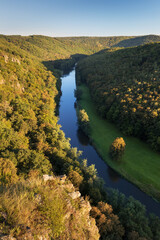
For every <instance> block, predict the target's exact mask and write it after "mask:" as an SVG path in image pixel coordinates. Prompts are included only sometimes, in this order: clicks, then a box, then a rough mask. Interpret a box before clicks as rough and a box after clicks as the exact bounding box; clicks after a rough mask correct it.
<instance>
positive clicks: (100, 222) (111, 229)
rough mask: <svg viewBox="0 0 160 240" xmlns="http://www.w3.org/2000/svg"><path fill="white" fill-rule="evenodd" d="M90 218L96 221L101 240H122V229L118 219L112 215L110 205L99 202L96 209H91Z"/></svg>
mask: <svg viewBox="0 0 160 240" xmlns="http://www.w3.org/2000/svg"><path fill="white" fill-rule="evenodd" d="M91 216H92V217H94V218H95V220H96V224H97V226H98V228H99V232H100V235H101V239H110V240H112V239H113V240H114V239H117V240H120V239H122V236H123V235H124V228H123V226H122V225H121V223H120V221H119V217H118V216H117V215H115V214H114V213H113V209H112V206H111V205H109V204H108V203H104V202H99V203H98V205H97V207H92V210H91Z"/></svg>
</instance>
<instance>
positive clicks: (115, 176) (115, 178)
mask: <svg viewBox="0 0 160 240" xmlns="http://www.w3.org/2000/svg"><path fill="white" fill-rule="evenodd" d="M107 172H108V175H109V177H110V179H111V180H112V181H113V182H118V180H119V179H120V176H119V174H118V173H117V172H115V171H114V170H113V169H112V168H110V167H109V166H108V168H107Z"/></svg>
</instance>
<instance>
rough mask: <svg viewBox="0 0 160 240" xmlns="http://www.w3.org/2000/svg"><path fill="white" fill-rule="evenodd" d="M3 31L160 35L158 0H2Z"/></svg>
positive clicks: (0, 30)
mask: <svg viewBox="0 0 160 240" xmlns="http://www.w3.org/2000/svg"><path fill="white" fill-rule="evenodd" d="M0 3H1V8H0V34H6V35H24V36H26V35H33V34H34V35H35V34H38V35H47V36H52V37H63V36H120V35H121V36H122V35H123V36H124V35H125V36H136V35H148V34H156V35H160V28H159V23H160V14H159V12H160V1H158V0H152V1H151V0H135V1H128V0H110V1H109V0H87V1H86V0H80V1H78V0H45V1H44V0H34V1H33V0H27V1H25V0H14V1H13V0H0Z"/></svg>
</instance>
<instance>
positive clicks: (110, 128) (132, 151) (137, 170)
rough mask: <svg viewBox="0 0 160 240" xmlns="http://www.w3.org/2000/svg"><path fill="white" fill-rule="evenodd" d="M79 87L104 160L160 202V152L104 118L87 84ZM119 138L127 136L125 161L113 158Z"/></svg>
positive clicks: (83, 105)
mask: <svg viewBox="0 0 160 240" xmlns="http://www.w3.org/2000/svg"><path fill="white" fill-rule="evenodd" d="M78 88H79V89H81V90H82V93H83V94H82V99H81V100H80V101H79V103H80V105H81V106H82V108H84V109H85V110H86V112H87V113H88V115H89V118H90V126H91V135H90V138H91V140H92V143H93V145H94V146H95V148H96V149H97V151H98V153H99V154H100V155H101V157H102V158H103V160H104V161H106V162H107V163H108V165H110V166H111V167H112V168H114V169H115V170H116V171H117V172H119V173H120V174H121V175H123V176H124V177H125V178H127V179H128V180H129V181H131V182H133V183H135V184H136V185H137V186H139V188H141V189H142V190H143V191H145V192H146V193H148V194H149V195H151V196H153V197H154V198H156V199H157V200H159V201H160V154H158V153H157V152H155V151H153V150H152V149H151V148H150V147H149V145H147V144H145V143H144V142H142V141H140V140H139V139H137V138H134V137H126V136H124V135H123V134H122V133H121V132H120V131H119V130H118V128H117V127H116V126H115V125H114V124H112V123H110V122H108V121H107V120H104V119H102V118H101V117H100V116H99V115H98V114H97V112H96V110H95V107H94V104H93V103H92V100H91V97H90V94H89V89H88V88H87V87H86V86H85V85H81V86H78ZM116 137H123V138H124V140H125V142H126V149H125V153H124V156H123V159H122V161H121V163H116V162H114V161H112V160H111V159H110V157H109V155H108V151H109V147H110V145H111V143H112V142H113V140H114V139H115V138H116Z"/></svg>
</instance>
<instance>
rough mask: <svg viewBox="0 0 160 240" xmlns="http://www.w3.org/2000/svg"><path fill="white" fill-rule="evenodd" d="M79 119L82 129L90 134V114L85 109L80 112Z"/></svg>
mask: <svg viewBox="0 0 160 240" xmlns="http://www.w3.org/2000/svg"><path fill="white" fill-rule="evenodd" d="M78 121H79V124H80V127H81V128H82V130H83V131H84V132H85V133H86V134H88V133H89V116H88V114H87V112H86V111H85V110H84V109H81V110H79V112H78Z"/></svg>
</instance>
